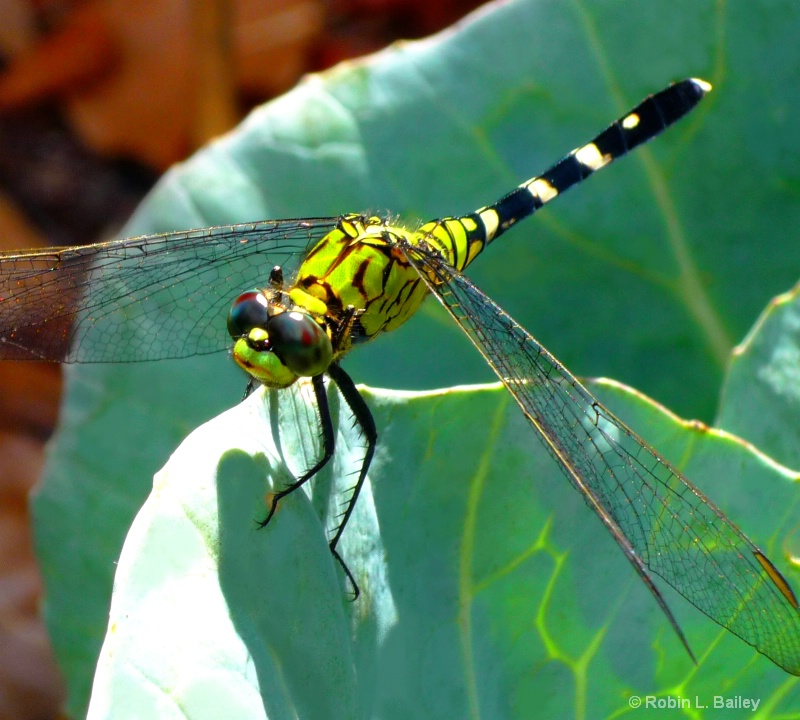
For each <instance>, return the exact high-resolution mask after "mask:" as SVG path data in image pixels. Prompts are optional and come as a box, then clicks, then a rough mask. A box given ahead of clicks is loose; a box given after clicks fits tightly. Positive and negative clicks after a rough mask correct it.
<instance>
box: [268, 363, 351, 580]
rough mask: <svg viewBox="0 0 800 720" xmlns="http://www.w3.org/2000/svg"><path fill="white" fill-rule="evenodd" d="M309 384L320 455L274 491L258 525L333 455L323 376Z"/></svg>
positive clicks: (329, 414)
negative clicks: (319, 430)
mask: <svg viewBox="0 0 800 720" xmlns="http://www.w3.org/2000/svg"><path fill="white" fill-rule="evenodd" d="M311 384H312V386H313V388H314V397H315V398H316V401H317V413H318V414H319V420H320V424H321V425H322V457H321V458H320V459H319V460H318V461H317V462H316V463H315V464H314V466H313V467H312V468H311V469H310V470H307V471H306V472H304V473H303V474H302V475H301V476H300V477H299V478H297V480H295V481H294V482H293V483H290V484H289V485H287V486H286V487H285V488H283V490H280V491H279V492H276V493H275V495H274V496H273V498H272V503H271V506H270V509H269V513H268V514H267V517H266V519H265V520H263V521H261V522H259V523H258V525H259V527H262V528H263V527H265V526H266V525H267V523H269V521H270V520H272V516H273V515H274V514H275V510H276V509H277V507H278V501H279V500H281V498H284V497H286V496H287V495H290V494H291V493H293V492H294V491H295V490H297V488H299V487H300V486H301V485H303V484H304V483H306V482H308V481H309V480H310V479H311V478H312V477H314V475H316V474H317V473H318V472H319V471H320V470H322V468H323V467H325V465H326V464H327V463H328V461H329V460H330V459H331V458H332V457H333V449H334V435H333V422H332V421H331V411H330V408H329V407H328V395H327V393H326V392H325V382H324V381H323V376H322V375H315V376H314V377H313V378H311ZM348 575H349V572H348Z"/></svg>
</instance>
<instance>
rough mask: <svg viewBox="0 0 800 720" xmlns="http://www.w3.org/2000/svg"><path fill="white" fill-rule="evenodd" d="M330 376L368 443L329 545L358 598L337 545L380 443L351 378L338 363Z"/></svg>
mask: <svg viewBox="0 0 800 720" xmlns="http://www.w3.org/2000/svg"><path fill="white" fill-rule="evenodd" d="M328 375H330V378H331V380H333V381H334V382H335V383H336V385H337V386H338V387H339V391H340V392H341V393H342V397H343V398H344V401H345V402H346V403H347V405H348V407H349V408H350V410H351V412H352V413H353V416H354V417H355V419H356V423H358V426H359V427H360V428H361V432H362V433H364V439H365V440H366V441H367V450H366V453H365V454H364V461H363V462H362V463H361V470H360V471H359V473H358V480H356V484H355V485H354V486H353V489H352V495H351V496H350V499H349V500H348V501H347V507H346V508H345V511H344V513H343V514H342V520H341V522H340V523H339V527H338V528H336V532H335V533H334V535H333V539H332V540H331V541H330V543H329V544H330V548H331V552H332V553H333V556H334V557H335V558H336V559H337V560H338V561H339V564H340V565H341V566H342V567H343V568H344V571H345V572H346V573H347V576H348V578H349V579H350V582H351V583H352V584H353V587H354V588H355V591H356V597H358V585H356V582H355V580H354V578H353V576H352V574H351V573H350V571H349V570H348V569H347V566H346V565H345V564H344V561H343V560H342V558H341V556H340V555H339V553H338V552H337V550H336V544H337V543H338V542H339V540H340V538H341V537H342V533H343V532H344V528H345V526H346V525H347V521H348V520H349V519H350V516H351V515H352V514H353V509H354V508H355V505H356V501H357V500H358V495H359V493H360V492H361V488H362V487H363V485H364V480H365V479H366V477H367V470H369V465H370V463H371V462H372V456H373V455H374V454H375V445H376V444H377V442H378V431H377V429H376V427H375V419H374V418H373V417H372V413H371V412H370V410H369V407H367V403H365V402H364V398H362V397H361V393H359V392H358V389H357V388H356V386H355V384H354V383H353V381H352V380H351V379H350V376H349V375H348V374H347V373H346V372H345V371H344V370H342V368H340V367H339V365H338V364H336V363H332V364H331V366H330V367H329V368H328ZM354 599H355V598H354Z"/></svg>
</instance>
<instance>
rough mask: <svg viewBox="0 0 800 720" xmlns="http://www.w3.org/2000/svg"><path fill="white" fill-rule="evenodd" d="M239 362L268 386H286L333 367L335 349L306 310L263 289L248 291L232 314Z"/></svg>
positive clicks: (230, 319) (235, 355) (230, 329)
mask: <svg viewBox="0 0 800 720" xmlns="http://www.w3.org/2000/svg"><path fill="white" fill-rule="evenodd" d="M228 332H229V333H230V336H231V338H233V340H234V341H235V345H234V347H233V358H234V360H236V362H237V363H238V365H239V366H240V367H241V368H243V369H244V370H245V371H246V372H247V373H249V374H250V375H251V376H252V377H253V378H255V379H256V380H258V381H259V382H260V383H262V384H263V385H266V386H267V387H273V388H283V387H288V386H289V385H291V384H292V383H293V382H295V380H297V379H298V378H299V377H313V376H314V375H320V374H322V373H323V372H325V371H326V370H327V369H328V366H329V365H330V364H331V362H332V360H333V347H332V345H331V340H330V337H329V336H328V334H327V333H326V332H325V328H323V327H322V325H321V324H320V323H319V322H317V321H316V320H315V319H314V318H313V317H312V316H311V315H310V314H308V313H307V312H304V311H303V310H300V309H293V308H292V309H290V308H286V307H284V306H282V305H280V304H277V303H270V301H269V299H268V298H267V296H266V295H265V294H264V293H263V292H261V291H260V290H249V291H248V292H246V293H242V294H241V295H240V296H239V297H238V298H236V300H235V301H234V303H233V306H232V307H231V310H230V312H229V313H228Z"/></svg>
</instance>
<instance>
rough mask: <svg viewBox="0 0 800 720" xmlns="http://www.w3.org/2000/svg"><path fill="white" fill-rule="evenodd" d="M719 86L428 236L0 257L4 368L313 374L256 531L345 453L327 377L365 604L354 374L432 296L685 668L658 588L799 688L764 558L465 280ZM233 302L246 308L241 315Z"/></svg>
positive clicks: (392, 231) (243, 233)
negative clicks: (311, 431)
mask: <svg viewBox="0 0 800 720" xmlns="http://www.w3.org/2000/svg"><path fill="white" fill-rule="evenodd" d="M709 90H710V85H709V84H708V83H706V82H704V81H702V80H697V79H691V78H690V79H686V80H682V81H680V82H677V83H674V84H672V85H670V86H668V87H667V88H665V89H664V90H662V91H661V92H658V93H656V94H654V95H650V96H648V97H647V98H645V99H644V100H643V101H642V102H641V103H640V104H639V105H637V106H636V107H635V108H634V109H632V110H631V111H630V112H628V113H627V114H625V115H624V116H623V117H621V118H620V119H619V120H617V121H616V122H614V123H612V124H611V125H610V126H609V127H608V128H606V129H605V130H604V131H603V132H601V133H600V134H599V135H597V137H595V138H594V139H593V140H592V141H590V142H589V143H586V144H585V145H582V146H581V147H579V148H577V149H576V150H574V151H572V152H571V153H569V154H568V155H567V156H566V157H564V158H563V159H561V160H560V161H559V162H558V163H556V164H555V165H553V166H552V167H551V168H550V169H549V170H547V171H546V172H544V173H543V174H541V175H538V176H536V177H534V178H532V179H530V180H528V181H526V182H524V183H523V184H521V185H520V186H519V187H517V188H516V189H514V190H513V191H511V192H510V193H508V194H507V195H505V196H504V197H502V198H501V199H499V200H498V201H497V202H495V203H493V204H491V205H487V206H485V207H482V208H480V209H478V210H476V211H474V212H471V213H469V214H466V215H462V216H457V217H446V218H442V219H437V220H432V221H430V222H427V223H425V224H423V225H421V226H420V227H418V228H416V229H409V228H406V227H404V226H402V225H400V224H396V223H394V222H393V221H392V220H386V219H383V218H380V217H376V216H372V215H365V214H347V215H341V216H337V217H323V218H302V219H292V220H274V221H272V220H270V221H262V222H254V223H248V224H242V225H232V226H226V227H213V228H203V229H198V230H190V231H182V232H170V233H165V234H159V235H150V236H143V237H136V238H129V239H124V240H116V241H111V242H104V243H97V244H93V245H87V246H82V247H70V248H63V249H50V250H30V251H21V252H11V253H4V254H0V359H10V360H45V361H56V362H67V363H71V362H80V363H107V362H135V361H156V360H165V359H169V358H185V357H189V356H193V355H198V354H204V353H211V352H217V351H222V350H228V351H229V352H231V354H232V357H233V359H234V360H235V362H236V363H237V364H238V365H239V366H240V367H241V368H242V369H243V370H244V371H245V373H246V374H247V376H248V378H249V380H248V390H252V388H253V387H254V386H255V384H261V385H264V386H267V387H269V388H274V389H283V388H288V387H290V386H292V385H293V384H294V383H296V382H297V381H298V380H299V379H300V378H306V379H308V378H310V383H311V385H312V387H313V395H314V399H315V403H316V412H317V414H318V417H319V420H320V427H321V452H320V457H319V458H318V459H317V460H316V461H315V462H314V464H313V465H312V467H310V468H308V469H307V470H306V471H305V472H303V473H302V475H300V476H299V477H296V478H294V479H293V481H292V482H291V483H289V484H287V485H286V486H285V487H281V488H280V489H278V490H277V491H276V492H273V493H271V496H270V498H271V499H270V501H269V502H268V510H267V515H266V518H265V519H264V520H263V521H261V522H260V523H259V524H260V525H261V526H262V527H263V526H266V525H267V524H268V523H269V522H270V521H271V520H272V519H273V517H274V514H275V511H276V509H277V507H278V505H279V503H280V501H281V500H282V499H283V498H285V497H286V496H287V495H289V494H290V493H292V492H294V491H295V490H297V489H298V488H300V487H301V486H302V485H304V484H305V483H306V482H308V481H309V480H310V479H311V478H312V477H314V475H315V474H317V473H318V472H319V471H320V470H321V469H322V468H323V467H324V466H325V465H326V463H328V461H329V460H330V459H331V457H332V456H333V453H334V430H333V422H332V419H331V414H330V411H329V406H328V399H327V392H326V385H325V383H326V378H327V379H328V382H332V383H333V384H335V385H336V386H337V387H338V390H339V392H340V393H341V396H342V398H343V399H344V401H345V402H346V404H347V405H348V407H349V408H350V411H351V412H352V415H353V418H354V420H355V422H356V423H357V424H358V426H359V427H360V430H361V433H362V436H363V438H364V441H365V454H364V459H363V462H362V464H361V467H360V469H359V470H358V475H357V479H356V481H355V485H354V487H353V489H352V491H351V493H350V495H349V498H348V499H347V501H346V503H345V506H344V507H345V509H344V511H343V513H342V515H341V516H340V518H339V520H338V523H337V526H336V528H335V529H334V530H333V532H332V536H331V539H330V541H329V546H330V549H331V552H332V553H333V556H334V557H335V558H336V560H337V561H338V562H339V564H340V565H341V567H342V568H343V570H344V572H345V573H346V575H347V577H348V578H349V580H350V582H351V583H352V586H353V587H354V588H355V593H356V595H357V593H358V586H357V584H356V581H355V578H354V577H353V575H352V573H351V572H350V570H349V569H348V568H347V565H346V564H345V562H344V560H343V559H342V557H341V556H340V555H339V552H338V551H337V546H338V543H339V540H340V539H341V537H342V533H343V532H344V530H345V527H346V526H347V522H348V520H349V518H350V516H351V513H352V512H353V508H354V507H355V505H356V503H357V501H358V497H359V492H360V490H361V488H362V486H363V484H364V481H365V479H366V477H367V471H368V469H369V466H370V462H371V460H372V457H373V455H374V452H375V447H376V443H377V438H378V432H377V428H376V425H375V422H374V420H373V417H372V414H371V413H370V410H369V407H368V406H367V404H366V402H365V401H364V399H363V398H362V397H361V395H360V394H359V392H358V389H357V388H356V385H355V384H354V382H353V380H352V379H351V378H350V376H349V375H348V374H347V372H346V371H345V370H344V369H343V368H342V366H341V362H342V360H343V359H344V358H345V356H346V355H347V354H348V353H349V352H350V351H351V350H353V349H355V348H357V347H358V346H360V345H362V344H365V343H367V342H370V341H372V340H374V339H376V338H377V337H379V336H380V335H382V334H383V333H385V332H390V331H392V330H394V329H395V328H397V327H399V326H400V325H402V324H403V323H405V322H406V321H407V320H408V319H409V318H410V317H411V316H413V314H414V313H415V312H416V310H417V309H418V308H419V306H420V305H421V303H422V302H423V301H424V300H425V298H426V297H427V296H428V295H434V296H435V297H436V298H437V299H438V300H439V301H440V302H441V303H442V304H443V305H444V307H445V308H446V310H447V311H448V312H449V314H450V315H451V316H452V317H453V319H454V320H455V322H456V323H458V325H459V326H460V327H461V328H462V330H463V331H464V332H465V333H466V334H467V336H468V337H469V338H470V340H471V341H472V342H473V344H474V345H475V346H476V348H477V349H478V351H479V352H480V353H481V354H482V355H483V357H484V358H485V360H486V362H487V363H488V364H489V365H490V366H491V367H492V369H493V370H494V372H495V373H496V374H497V376H498V377H499V379H500V380H501V381H502V382H503V384H504V385H505V387H506V388H507V389H508V391H509V392H510V393H511V395H512V396H513V397H514V399H515V400H516V401H517V403H518V404H519V406H520V408H521V409H522V412H523V413H524V415H525V417H526V418H527V420H528V421H529V422H530V424H531V426H532V429H533V431H534V435H535V436H536V437H538V438H539V440H541V441H542V442H543V444H544V446H545V447H546V449H547V450H548V451H549V452H550V454H551V455H552V457H553V458H554V459H555V461H556V462H557V464H558V465H559V467H560V468H561V470H562V471H563V472H564V474H565V476H566V478H567V479H568V481H569V482H570V483H571V484H572V485H573V486H574V487H575V488H576V489H577V490H578V491H579V492H580V493H581V494H582V496H583V498H584V500H585V502H586V503H587V504H588V505H589V507H590V508H591V509H592V510H593V511H594V512H595V513H596V514H597V516H598V517H599V519H600V521H601V522H602V524H603V525H604V526H605V527H606V529H607V530H608V531H609V532H610V533H611V535H612V536H613V538H614V540H615V541H616V542H617V544H618V545H619V547H620V549H621V550H622V552H623V553H624V555H625V557H626V558H627V559H628V561H629V562H630V563H631V565H632V566H633V568H634V569H635V571H636V573H637V574H638V575H639V577H640V578H641V579H642V581H643V582H644V584H645V585H646V587H647V588H648V590H649V591H650V592H651V593H652V595H653V597H654V598H655V601H656V603H657V604H658V606H659V607H660V609H661V610H662V611H663V613H664V614H665V616H666V617H667V619H668V621H669V623H670V625H671V626H672V628H673V630H674V631H675V633H676V635H677V637H678V638H679V640H680V642H681V643H682V645H683V646H684V647H685V649H686V651H687V652H688V653H689V655H690V657H691V658H692V659H693V660H694V655H693V654H692V651H691V648H690V646H689V643H688V641H687V639H686V637H685V635H684V633H683V631H682V630H681V628H680V626H679V624H678V622H677V620H676V619H675V617H674V615H673V613H672V611H671V610H670V608H669V607H668V605H667V603H666V601H665V600H664V598H663V596H662V594H661V592H660V591H659V589H658V587H657V586H656V584H655V581H654V579H653V576H654V575H655V576H658V577H660V578H661V579H663V580H664V581H666V582H667V583H668V584H669V585H671V586H672V587H673V588H674V589H675V590H677V591H678V592H679V593H680V594H681V595H683V597H684V598H686V599H687V600H688V601H689V602H691V603H692V604H693V605H695V606H696V607H697V608H698V609H700V610H701V611H702V612H704V613H705V614H706V615H707V616H708V617H710V618H711V619H712V620H714V621H715V622H717V623H718V624H720V625H721V626H722V627H724V628H727V629H728V630H729V631H730V632H732V633H734V634H735V635H737V636H738V637H740V638H741V639H742V640H744V641H745V642H747V643H749V644H750V645H751V646H753V647H754V648H755V649H756V650H757V651H758V652H760V653H762V654H764V655H765V656H767V657H768V658H770V659H771V660H772V661H773V662H774V663H776V664H777V665H779V666H780V667H781V668H783V669H784V670H786V671H787V672H789V673H792V674H795V675H800V612H799V611H798V602H797V599H796V597H795V595H794V593H793V591H792V589H791V587H790V585H789V583H788V582H787V581H786V579H785V578H784V577H783V576H782V575H781V573H780V572H779V571H778V569H777V568H776V567H775V565H774V564H773V563H772V562H771V561H770V560H769V559H768V558H767V556H766V554H765V553H764V552H763V551H762V550H760V549H759V548H758V547H757V546H756V545H755V544H754V543H753V542H752V541H751V540H750V539H749V538H748V537H746V536H745V535H744V534H743V533H742V532H741V531H740V530H739V529H738V528H737V527H736V525H734V524H733V522H732V521H731V520H729V519H728V518H727V517H726V516H725V515H724V514H723V512H722V511H721V510H720V509H719V508H718V507H717V506H716V505H715V504H714V503H713V502H712V501H711V500H710V499H709V498H707V497H706V496H705V495H703V493H701V492H700V490H698V489H697V488H696V487H695V486H694V485H693V484H692V483H691V482H690V481H689V480H688V479H687V478H686V477H684V475H683V474H682V473H681V472H680V471H679V470H678V469H677V468H676V467H675V466H673V465H672V464H671V463H670V462H668V461H667V460H666V459H665V458H664V457H663V456H662V455H660V454H659V453H658V451H656V450H655V449H654V448H652V447H650V446H649V445H648V444H647V443H646V442H644V441H643V440H642V439H641V438H640V437H639V436H638V435H637V434H636V433H635V432H634V431H633V430H632V429H630V428H629V427H628V426H627V425H626V424H625V423H624V422H622V420H620V419H619V418H618V417H616V416H615V415H614V414H613V413H612V412H611V411H609V410H608V409H607V408H605V407H604V406H603V405H602V404H601V403H600V402H599V401H598V400H596V399H595V398H594V397H593V396H592V394H591V393H590V392H589V391H588V390H587V389H586V387H585V386H584V385H582V384H581V383H580V382H579V381H578V380H577V379H576V378H575V377H574V376H573V375H572V374H571V373H570V372H569V370H567V369H566V368H565V367H564V365H563V364H561V363H560V362H559V361H558V360H557V359H556V358H555V357H554V356H553V355H552V354H551V353H550V352H549V351H548V350H547V349H545V348H544V347H543V346H542V345H541V344H539V343H538V342H537V341H536V339H535V338H534V337H533V336H532V335H531V334H530V333H528V332H527V331H526V330H525V329H524V328H523V327H521V326H520V325H519V324H518V323H516V322H515V321H514V320H513V319H512V318H511V317H510V316H509V315H508V314H507V313H506V312H504V311H503V310H502V308H500V307H499V306H498V305H497V304H496V303H494V302H493V301H492V300H491V299H490V298H489V297H488V296H487V295H485V294H484V293H483V292H482V291H481V290H480V289H479V288H478V287H476V286H475V285H474V284H473V283H472V282H470V280H468V279H467V278H466V277H465V275H464V274H463V271H464V270H465V269H466V268H467V267H468V266H469V264H470V263H472V262H473V261H474V260H475V259H476V258H477V257H478V256H479V255H480V254H481V253H482V252H483V250H484V249H486V247H487V246H488V245H490V244H491V243H492V242H494V241H495V240H496V239H497V238H498V237H500V236H501V235H503V234H504V233H505V232H506V231H507V230H509V229H510V228H511V227H512V226H514V225H516V224H517V223H518V222H519V221H521V220H523V219H524V218H526V217H528V216H529V215H532V214H533V213H535V212H536V211H537V210H539V209H540V208H542V207H543V206H544V205H546V204H547V203H549V202H550V201H551V200H553V199H554V198H556V197H557V196H558V195H560V194H562V193H563V192H564V191H566V190H567V189H569V188H570V187H572V186H574V185H576V184H578V183H580V182H581V181H583V180H584V179H586V178H587V177H588V176H589V175H591V174H592V173H594V172H595V171H597V170H599V169H601V168H603V167H605V166H606V165H608V164H610V163H611V162H613V161H614V160H616V159H618V158H620V157H622V156H623V155H625V154H626V153H628V152H629V151H631V150H633V149H634V148H636V147H637V146H639V145H641V144H642V143H644V142H646V141H648V140H650V139H652V138H654V137H655V136H656V135H658V134H659V133H661V132H662V131H663V130H665V129H666V128H668V127H669V126H670V125H672V124H673V123H675V122H677V121H678V120H680V119H681V118H682V117H684V116H685V115H686V114H687V113H689V112H690V111H691V110H693V109H694V108H695V107H696V106H697V105H698V103H699V102H700V101H701V100H702V98H703V97H704V95H705V94H706V93H707V92H708V91H709ZM232 289H235V290H236V291H237V292H239V294H238V295H237V296H236V297H235V299H234V300H233V302H232V304H231V297H232V296H233V293H232ZM226 315H227V323H226V324H227V332H226V328H225V327H224V324H223V318H225V317H226Z"/></svg>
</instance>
